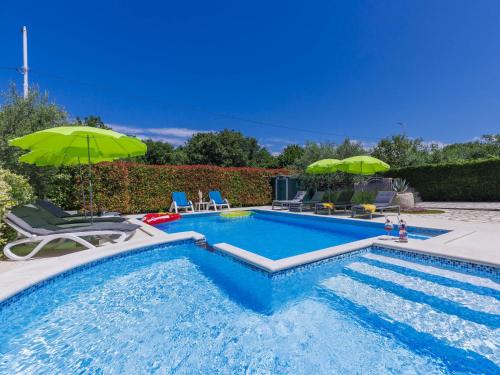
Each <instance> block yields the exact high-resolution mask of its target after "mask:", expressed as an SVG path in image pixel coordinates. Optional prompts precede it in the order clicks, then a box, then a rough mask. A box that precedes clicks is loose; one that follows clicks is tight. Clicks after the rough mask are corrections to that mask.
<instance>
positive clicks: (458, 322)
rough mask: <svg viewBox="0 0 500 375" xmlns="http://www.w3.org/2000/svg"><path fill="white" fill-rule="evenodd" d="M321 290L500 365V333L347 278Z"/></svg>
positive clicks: (336, 279)
mask: <svg viewBox="0 0 500 375" xmlns="http://www.w3.org/2000/svg"><path fill="white" fill-rule="evenodd" d="M322 286H323V287H324V288H325V290H327V291H328V292H330V293H334V294H335V295H336V296H338V297H340V298H343V299H346V300H348V301H350V302H351V303H354V304H355V305H357V306H360V307H363V308H365V309H367V310H368V311H370V312H371V313H374V314H376V315H377V316H379V317H380V318H381V319H384V320H386V321H388V322H390V323H392V324H402V325H404V326H408V327H410V328H411V329H412V330H414V331H416V332H418V333H420V334H426V335H431V336H433V337H434V338H437V339H438V340H440V341H443V342H446V343H447V344H448V345H449V346H452V347H455V348H457V349H461V350H464V351H473V352H475V353H477V354H479V355H480V356H482V357H485V358H487V359H489V360H490V361H492V362H493V363H495V364H496V365H497V366H499V365H500V346H498V343H499V342H500V329H493V328H490V327H488V326H486V325H483V324H479V323H475V322H471V321H468V320H465V319H462V318H460V317H458V316H456V315H450V314H446V313H443V312H440V311H437V310H435V309H433V308H432V307H431V306H429V305H427V304H425V303H421V302H414V301H410V300H406V299H404V298H402V297H400V296H398V295H396V294H394V293H391V292H388V291H386V290H384V289H381V288H374V287H372V286H369V285H367V284H364V283H362V282H359V281H357V280H354V279H352V278H350V277H348V276H344V275H339V276H335V277H332V278H329V279H327V280H325V281H324V282H323V283H322ZM395 331H396V332H397V328H396V329H395Z"/></svg>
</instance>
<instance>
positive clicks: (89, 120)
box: [75, 115, 113, 130]
mask: <svg viewBox="0 0 500 375" xmlns="http://www.w3.org/2000/svg"><path fill="white" fill-rule="evenodd" d="M75 125H78V126H92V127H93V128H99V129H105V130H113V129H112V128H110V127H109V126H107V125H106V124H105V123H104V121H102V120H101V117H100V116H93V115H90V116H87V117H84V118H83V120H82V119H81V118H80V117H76V121H75Z"/></svg>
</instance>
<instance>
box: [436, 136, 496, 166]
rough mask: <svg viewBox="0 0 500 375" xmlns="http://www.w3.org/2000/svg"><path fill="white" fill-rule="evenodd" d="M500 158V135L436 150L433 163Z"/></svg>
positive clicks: (483, 137)
mask: <svg viewBox="0 0 500 375" xmlns="http://www.w3.org/2000/svg"><path fill="white" fill-rule="evenodd" d="M493 157H500V135H499V134H487V135H483V136H482V137H481V140H479V141H474V142H466V143H454V144H451V145H446V146H444V147H442V148H441V149H438V150H434V152H433V154H432V162H433V163H449V162H454V161H460V160H474V159H486V158H493Z"/></svg>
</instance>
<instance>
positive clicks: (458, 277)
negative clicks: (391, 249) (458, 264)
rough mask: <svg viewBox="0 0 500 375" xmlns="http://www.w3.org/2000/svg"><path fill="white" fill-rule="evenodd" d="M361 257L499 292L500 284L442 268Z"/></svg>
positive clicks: (384, 257) (371, 254)
mask: <svg viewBox="0 0 500 375" xmlns="http://www.w3.org/2000/svg"><path fill="white" fill-rule="evenodd" d="M362 257H363V258H366V259H370V260H375V261H377V262H380V263H382V264H389V265H393V266H397V267H402V268H406V269H409V270H412V271H417V272H422V273H426V274H429V275H434V276H439V277H443V278H446V279H449V280H454V281H459V282H461V283H466V284H470V285H474V286H478V287H482V288H489V289H494V290H496V291H499V292H500V284H499V283H497V282H495V281H493V280H491V279H488V278H486V277H480V276H474V275H468V274H465V273H460V272H455V271H451V270H447V269H443V268H438V267H433V266H428V265H424V264H420V263H415V262H410V261H407V260H403V259H400V258H393V257H390V256H385V255H380V254H374V253H366V254H364V255H363V256H362Z"/></svg>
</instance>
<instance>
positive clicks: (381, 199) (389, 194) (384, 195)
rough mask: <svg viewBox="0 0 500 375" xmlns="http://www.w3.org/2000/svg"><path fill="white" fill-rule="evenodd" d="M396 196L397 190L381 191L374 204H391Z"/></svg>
mask: <svg viewBox="0 0 500 375" xmlns="http://www.w3.org/2000/svg"><path fill="white" fill-rule="evenodd" d="M395 196H396V192H394V191H379V192H378V193H377V196H376V197H375V201H374V202H373V203H374V204H387V205H388V204H390V203H391V202H392V200H393V199H394V197H395Z"/></svg>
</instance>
